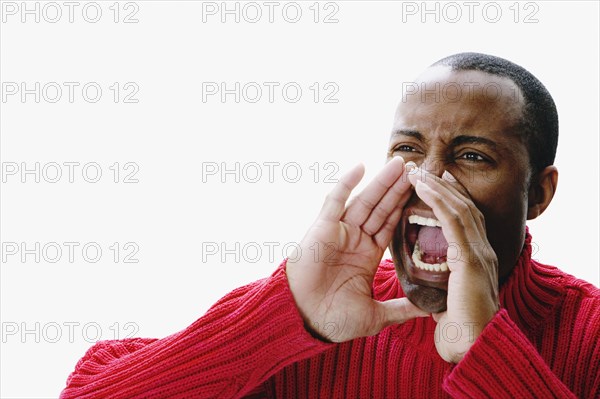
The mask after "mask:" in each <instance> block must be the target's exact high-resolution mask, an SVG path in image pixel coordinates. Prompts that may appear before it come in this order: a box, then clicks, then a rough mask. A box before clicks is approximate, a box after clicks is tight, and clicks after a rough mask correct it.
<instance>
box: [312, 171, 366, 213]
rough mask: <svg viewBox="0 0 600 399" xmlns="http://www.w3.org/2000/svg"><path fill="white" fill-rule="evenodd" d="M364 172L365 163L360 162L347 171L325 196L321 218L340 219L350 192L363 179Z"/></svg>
mask: <svg viewBox="0 0 600 399" xmlns="http://www.w3.org/2000/svg"><path fill="white" fill-rule="evenodd" d="M364 174H365V167H364V165H363V164H358V165H356V166H355V167H353V168H352V169H350V170H349V171H348V172H346V173H345V174H344V175H343V176H342V177H341V178H340V181H339V182H337V184H336V185H335V186H334V187H333V190H331V192H330V193H329V194H328V195H327V197H326V198H325V202H324V203H323V206H322V208H321V212H320V213H319V219H323V220H327V221H333V222H337V221H339V220H340V219H341V218H342V215H343V214H344V211H345V209H346V201H347V200H348V197H350V193H351V192H352V190H354V188H355V187H356V186H357V185H358V183H359V182H360V181H361V180H362V178H363V176H364Z"/></svg>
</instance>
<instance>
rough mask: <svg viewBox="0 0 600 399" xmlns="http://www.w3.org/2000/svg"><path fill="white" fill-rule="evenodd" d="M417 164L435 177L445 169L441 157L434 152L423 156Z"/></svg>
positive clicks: (440, 175) (440, 174)
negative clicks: (421, 160)
mask: <svg viewBox="0 0 600 399" xmlns="http://www.w3.org/2000/svg"><path fill="white" fill-rule="evenodd" d="M418 166H419V167H420V168H421V169H423V170H425V171H427V172H429V173H431V174H432V175H435V176H437V177H442V174H443V173H444V171H445V170H446V165H445V162H444V159H443V157H442V156H440V155H436V154H428V156H426V157H425V158H423V162H422V163H421V164H420V165H418Z"/></svg>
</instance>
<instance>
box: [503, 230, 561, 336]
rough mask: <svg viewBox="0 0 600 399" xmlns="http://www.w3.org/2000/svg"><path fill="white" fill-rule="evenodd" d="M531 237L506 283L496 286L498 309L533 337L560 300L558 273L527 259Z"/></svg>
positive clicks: (553, 268)
mask: <svg viewBox="0 0 600 399" xmlns="http://www.w3.org/2000/svg"><path fill="white" fill-rule="evenodd" d="M531 240H532V238H531V234H529V228H527V229H526V233H525V243H524V245H523V250H522V251H521V255H520V256H519V259H518V260H517V263H516V265H515V268H514V269H513V271H512V273H511V274H510V276H509V277H508V278H507V280H506V281H505V282H504V284H502V285H501V286H500V306H501V307H503V308H505V309H506V311H507V312H508V314H509V316H510V318H511V319H512V320H513V321H514V322H515V323H516V324H517V325H518V326H519V328H520V329H521V331H527V332H531V333H533V332H534V331H535V330H536V329H537V328H538V326H539V325H540V324H541V322H542V321H543V320H544V319H545V318H546V317H547V316H548V315H549V314H550V313H551V312H552V309H553V308H554V306H555V305H556V303H557V302H558V301H559V300H560V298H561V297H562V294H563V291H564V288H563V286H562V283H561V280H562V278H563V277H562V276H563V275H562V273H561V272H560V271H559V270H558V269H557V268H555V267H553V266H547V265H543V264H541V263H539V262H537V261H535V260H533V259H531V251H532V249H531Z"/></svg>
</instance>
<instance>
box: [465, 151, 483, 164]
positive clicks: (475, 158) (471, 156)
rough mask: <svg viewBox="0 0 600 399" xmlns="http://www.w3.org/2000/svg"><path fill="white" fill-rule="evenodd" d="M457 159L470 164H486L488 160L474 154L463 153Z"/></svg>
mask: <svg viewBox="0 0 600 399" xmlns="http://www.w3.org/2000/svg"><path fill="white" fill-rule="evenodd" d="M458 158H460V159H464V160H466V161H471V162H488V159H487V158H486V157H484V156H482V155H480V154H478V153H476V152H465V153H464V154H462V155H460V156H459V157H458Z"/></svg>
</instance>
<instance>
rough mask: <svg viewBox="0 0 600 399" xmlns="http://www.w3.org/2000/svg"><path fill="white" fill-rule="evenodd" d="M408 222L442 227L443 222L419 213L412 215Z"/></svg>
mask: <svg viewBox="0 0 600 399" xmlns="http://www.w3.org/2000/svg"><path fill="white" fill-rule="evenodd" d="M408 223H410V224H418V225H420V226H431V227H442V224H441V223H440V221H439V220H437V219H431V218H426V217H423V216H419V215H410V216H409V217H408Z"/></svg>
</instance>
